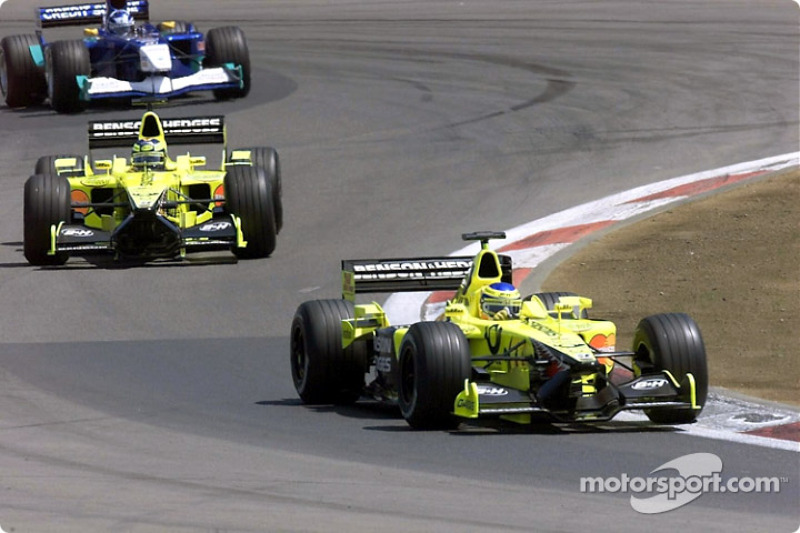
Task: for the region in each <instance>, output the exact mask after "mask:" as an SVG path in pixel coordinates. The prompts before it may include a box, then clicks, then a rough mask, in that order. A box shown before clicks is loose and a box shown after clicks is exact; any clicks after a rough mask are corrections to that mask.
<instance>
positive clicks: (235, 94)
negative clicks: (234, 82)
mask: <svg viewBox="0 0 800 533" xmlns="http://www.w3.org/2000/svg"><path fill="white" fill-rule="evenodd" d="M225 63H233V64H234V65H240V66H241V67H242V86H241V87H238V88H235V89H217V90H215V91H214V96H215V97H216V99H217V100H228V99H230V98H243V97H245V96H247V94H248V93H249V92H250V51H249V50H248V48H247V40H246V39H245V37H244V32H243V31H242V30H241V29H240V28H238V27H237V26H224V27H222V28H213V29H211V30H209V31H208V34H207V35H206V58H205V61H204V66H205V67H221V66H222V65H224V64H225Z"/></svg>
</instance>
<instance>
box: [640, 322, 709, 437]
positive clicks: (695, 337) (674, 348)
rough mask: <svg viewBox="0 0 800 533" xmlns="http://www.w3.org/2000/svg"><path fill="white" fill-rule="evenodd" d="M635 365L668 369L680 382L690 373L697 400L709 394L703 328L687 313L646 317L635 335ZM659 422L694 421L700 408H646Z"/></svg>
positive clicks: (703, 401) (699, 403) (650, 415)
mask: <svg viewBox="0 0 800 533" xmlns="http://www.w3.org/2000/svg"><path fill="white" fill-rule="evenodd" d="M633 351H634V352H635V353H636V356H635V358H634V365H636V366H637V367H638V369H640V370H641V369H642V368H644V369H647V368H652V369H653V370H656V371H659V370H666V371H668V372H670V373H671V374H672V375H673V376H675V379H676V380H678V382H679V383H680V382H681V381H682V380H683V378H684V376H686V374H688V373H691V374H692V375H693V376H694V379H695V385H696V394H697V396H696V398H697V404H698V405H699V406H700V407H701V408H702V406H703V405H705V403H706V397H707V396H708V366H707V364H706V349H705V345H704V343H703V337H702V336H701V335H700V328H699V327H698V326H697V324H696V323H695V321H694V320H693V319H692V318H691V317H690V316H689V315H687V314H685V313H664V314H659V315H652V316H648V317H646V318H643V319H642V320H641V321H640V322H639V325H638V326H637V327H636V331H635V332H634V336H633ZM645 414H646V415H647V417H648V418H650V420H652V421H653V422H655V423H657V424H690V423H692V422H694V421H695V420H696V419H697V415H698V414H700V411H695V410H667V409H646V410H645Z"/></svg>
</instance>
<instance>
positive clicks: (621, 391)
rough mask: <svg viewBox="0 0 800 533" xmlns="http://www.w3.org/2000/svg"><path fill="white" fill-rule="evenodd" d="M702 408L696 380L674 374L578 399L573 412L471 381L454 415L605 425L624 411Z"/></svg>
mask: <svg viewBox="0 0 800 533" xmlns="http://www.w3.org/2000/svg"><path fill="white" fill-rule="evenodd" d="M701 408H702V406H700V405H698V404H697V399H696V385H695V379H694V376H692V375H691V374H687V375H686V376H685V377H684V379H683V380H682V382H681V383H678V382H677V380H676V379H675V377H674V376H673V375H672V374H670V373H669V372H667V371H662V372H659V373H655V374H648V375H645V376H641V377H639V378H636V379H634V380H631V381H629V382H627V383H624V384H620V385H612V384H610V383H609V384H608V385H607V386H606V387H604V388H603V389H601V390H600V391H598V392H597V393H596V394H593V395H591V396H587V397H583V398H578V399H577V402H576V405H575V408H574V409H573V410H570V411H555V410H550V409H548V408H546V407H545V406H543V405H541V404H540V403H539V402H538V401H537V400H536V398H535V397H534V396H533V395H531V394H530V393H528V392H526V391H521V390H518V389H513V388H510V387H505V386H502V385H498V384H496V383H491V382H474V381H468V380H467V381H465V384H464V390H463V391H461V392H460V393H459V394H458V396H457V397H456V400H455V402H454V410H453V413H454V414H455V415H456V416H459V417H462V418H470V419H476V418H491V417H506V418H511V419H516V420H519V421H529V420H530V417H531V416H543V417H547V418H552V419H555V420H557V421H563V422H602V421H606V420H611V419H612V418H613V417H614V416H616V415H617V413H619V412H620V411H624V410H641V409H665V410H666V409H677V410H696V411H699V410H700V409H701Z"/></svg>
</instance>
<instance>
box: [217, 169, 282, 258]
mask: <svg viewBox="0 0 800 533" xmlns="http://www.w3.org/2000/svg"><path fill="white" fill-rule="evenodd" d="M224 187H225V205H226V208H227V210H228V212H229V213H231V214H232V215H235V216H238V217H239V218H240V219H241V221H242V233H243V234H244V239H245V240H246V241H247V246H246V247H244V248H237V247H235V246H234V248H233V253H234V254H236V257H239V258H242V259H258V258H261V257H267V256H269V255H270V254H271V253H272V252H273V251H274V250H275V244H276V240H277V239H276V234H277V230H276V229H275V212H274V208H273V205H274V204H273V200H272V189H273V184H272V183H271V182H270V180H269V178H268V176H267V174H266V173H265V172H264V169H263V168H261V167H249V166H243V165H242V166H232V167H229V168H228V172H227V174H226V175H225V182H224Z"/></svg>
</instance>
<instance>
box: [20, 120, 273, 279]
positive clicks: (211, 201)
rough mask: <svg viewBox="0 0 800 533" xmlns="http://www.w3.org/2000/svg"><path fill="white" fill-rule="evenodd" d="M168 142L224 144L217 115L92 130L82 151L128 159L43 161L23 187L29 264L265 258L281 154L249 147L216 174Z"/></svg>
mask: <svg viewBox="0 0 800 533" xmlns="http://www.w3.org/2000/svg"><path fill="white" fill-rule="evenodd" d="M168 142H169V143H171V144H211V143H214V144H225V126H224V120H223V117H221V116H211V117H189V118H180V119H164V120H162V119H161V118H159V116H158V115H157V114H156V113H154V112H152V111H148V112H146V113H145V114H144V116H143V117H142V119H141V120H121V121H94V122H90V123H89V149H90V153H91V150H92V149H96V148H113V147H121V146H125V147H128V148H129V149H131V157H130V160H128V159H126V158H125V157H117V156H116V155H115V156H113V158H112V159H105V160H97V161H92V158H91V157H90V156H86V157H83V156H43V157H41V158H39V160H38V162H37V163H36V169H35V173H34V175H32V176H31V177H30V178H28V180H27V182H26V183H25V197H24V233H25V235H24V252H25V257H26V259H27V260H28V261H29V262H30V263H31V264H34V265H60V264H63V263H65V262H66V261H67V259H68V257H69V256H70V255H74V254H75V255H86V254H91V253H97V252H111V253H113V254H115V256H116V257H123V258H137V259H142V260H151V259H155V258H172V257H183V256H184V255H185V254H186V253H188V252H193V251H205V250H218V249H225V250H232V251H233V253H234V254H235V255H236V256H237V257H240V258H259V257H266V256H268V255H270V254H271V253H272V251H273V250H274V249H275V243H276V235H277V233H278V232H279V231H280V229H281V226H282V224H283V207H282V203H281V181H280V165H279V161H278V153H277V152H276V151H275V150H274V149H273V148H265V147H261V148H246V149H241V150H233V151H232V152H230V153H228V151H227V150H226V149H225V150H223V155H222V164H221V168H219V169H204V168H203V167H204V166H205V165H206V158H205V157H203V156H196V155H191V154H189V153H186V154H184V155H178V156H177V157H175V158H174V159H173V158H171V157H170V155H169V154H168V153H167V143H168Z"/></svg>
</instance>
